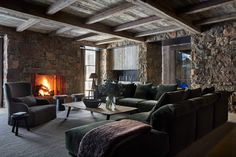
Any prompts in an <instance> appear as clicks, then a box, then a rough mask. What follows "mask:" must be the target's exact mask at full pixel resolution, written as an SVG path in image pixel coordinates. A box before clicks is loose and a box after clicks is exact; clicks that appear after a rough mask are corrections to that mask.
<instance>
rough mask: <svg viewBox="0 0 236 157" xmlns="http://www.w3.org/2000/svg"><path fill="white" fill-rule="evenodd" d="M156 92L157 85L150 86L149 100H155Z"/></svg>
mask: <svg viewBox="0 0 236 157" xmlns="http://www.w3.org/2000/svg"><path fill="white" fill-rule="evenodd" d="M157 92H158V87H157V86H152V88H151V90H150V92H149V93H150V100H156V95H157Z"/></svg>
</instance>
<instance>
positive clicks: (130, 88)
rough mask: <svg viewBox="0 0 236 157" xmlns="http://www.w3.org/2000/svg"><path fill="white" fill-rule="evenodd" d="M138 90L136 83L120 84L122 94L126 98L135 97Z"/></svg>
mask: <svg viewBox="0 0 236 157" xmlns="http://www.w3.org/2000/svg"><path fill="white" fill-rule="evenodd" d="M135 90H136V85H135V84H134V83H129V84H120V92H121V93H120V96H124V97H126V98H128V97H133V96H134V93H135Z"/></svg>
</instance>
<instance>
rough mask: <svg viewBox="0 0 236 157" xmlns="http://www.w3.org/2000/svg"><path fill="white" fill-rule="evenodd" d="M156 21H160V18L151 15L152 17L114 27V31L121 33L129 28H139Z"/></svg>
mask: <svg viewBox="0 0 236 157" xmlns="http://www.w3.org/2000/svg"><path fill="white" fill-rule="evenodd" d="M158 20H161V18H160V17H157V16H155V15H153V16H149V17H146V18H142V19H138V20H135V21H131V22H127V23H124V24H121V25H119V26H117V27H115V28H114V31H116V32H118V31H123V30H127V29H131V28H136V27H139V26H143V25H146V24H150V23H152V22H155V21H158Z"/></svg>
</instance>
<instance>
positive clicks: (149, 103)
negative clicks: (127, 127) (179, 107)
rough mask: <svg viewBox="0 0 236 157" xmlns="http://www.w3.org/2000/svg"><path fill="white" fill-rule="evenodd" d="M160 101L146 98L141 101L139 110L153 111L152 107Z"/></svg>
mask: <svg viewBox="0 0 236 157" xmlns="http://www.w3.org/2000/svg"><path fill="white" fill-rule="evenodd" d="M157 103H158V101H157V100H146V101H141V102H139V103H138V104H137V105H138V111H139V112H148V111H151V110H152V108H153V107H154V106H155V105H156V104H157Z"/></svg>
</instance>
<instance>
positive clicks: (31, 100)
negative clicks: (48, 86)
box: [12, 95, 37, 107]
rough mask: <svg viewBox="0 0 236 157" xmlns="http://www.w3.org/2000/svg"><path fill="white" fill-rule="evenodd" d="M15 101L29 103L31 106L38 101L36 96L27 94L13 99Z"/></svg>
mask: <svg viewBox="0 0 236 157" xmlns="http://www.w3.org/2000/svg"><path fill="white" fill-rule="evenodd" d="M12 100H13V101H15V102H22V103H25V104H27V105H28V106H29V107H31V106H35V105H36V104H37V101H36V99H35V97H34V96H31V95H29V96H25V97H17V98H13V99H12Z"/></svg>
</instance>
